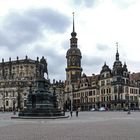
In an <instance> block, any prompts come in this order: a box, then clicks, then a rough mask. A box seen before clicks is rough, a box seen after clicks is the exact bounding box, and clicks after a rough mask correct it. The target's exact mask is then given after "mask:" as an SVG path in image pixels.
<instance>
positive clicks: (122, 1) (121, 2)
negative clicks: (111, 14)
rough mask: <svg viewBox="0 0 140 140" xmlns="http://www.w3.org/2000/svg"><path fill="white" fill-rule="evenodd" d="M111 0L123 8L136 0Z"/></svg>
mask: <svg viewBox="0 0 140 140" xmlns="http://www.w3.org/2000/svg"><path fill="white" fill-rule="evenodd" d="M112 1H113V3H115V4H116V5H118V7H120V8H123V9H125V8H128V7H129V6H131V5H133V4H135V3H136V1H137V0H112Z"/></svg>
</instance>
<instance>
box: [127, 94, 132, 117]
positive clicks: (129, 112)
mask: <svg viewBox="0 0 140 140" xmlns="http://www.w3.org/2000/svg"><path fill="white" fill-rule="evenodd" d="M127 114H131V111H130V99H129V94H128V112H127Z"/></svg>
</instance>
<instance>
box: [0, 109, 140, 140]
mask: <svg viewBox="0 0 140 140" xmlns="http://www.w3.org/2000/svg"><path fill="white" fill-rule="evenodd" d="M66 114H69V113H66ZM11 116H13V114H12V113H2V112H1V113H0V140H140V112H131V114H130V115H128V114H127V112H80V113H79V116H78V117H76V115H75V112H74V113H73V117H72V118H71V117H69V118H67V119H54V120H51V119H38V120H36V119H11Z"/></svg>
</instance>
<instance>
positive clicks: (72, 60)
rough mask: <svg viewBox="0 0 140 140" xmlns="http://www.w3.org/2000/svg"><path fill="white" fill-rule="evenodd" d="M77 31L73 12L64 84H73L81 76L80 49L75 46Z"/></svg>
mask: <svg viewBox="0 0 140 140" xmlns="http://www.w3.org/2000/svg"><path fill="white" fill-rule="evenodd" d="M76 35H77V33H76V32H75V26H74V13H73V31H72V33H71V39H70V48H69V49H68V51H67V54H66V59H67V68H66V84H67V85H74V84H76V83H77V80H78V79H79V78H80V77H81V73H82V68H81V58H82V55H81V51H80V49H79V48H78V47H77V40H78V39H77V38H76Z"/></svg>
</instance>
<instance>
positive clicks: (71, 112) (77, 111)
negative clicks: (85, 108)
mask: <svg viewBox="0 0 140 140" xmlns="http://www.w3.org/2000/svg"><path fill="white" fill-rule="evenodd" d="M75 113H76V117H78V113H79V110H78V109H76V111H75ZM72 114H73V111H72V110H71V111H70V116H71V117H72Z"/></svg>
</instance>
